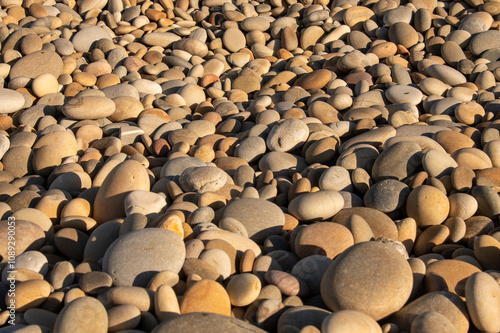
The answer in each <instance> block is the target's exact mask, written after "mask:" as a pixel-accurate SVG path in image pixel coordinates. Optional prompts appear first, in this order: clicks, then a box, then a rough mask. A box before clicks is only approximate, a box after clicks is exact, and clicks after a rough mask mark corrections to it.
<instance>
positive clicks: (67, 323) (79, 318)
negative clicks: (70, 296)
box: [54, 296, 108, 333]
mask: <svg viewBox="0 0 500 333" xmlns="http://www.w3.org/2000/svg"><path fill="white" fill-rule="evenodd" d="M107 331H108V314H107V313H106V308H105V307H104V306H103V305H102V303H101V302H99V301H98V300H97V299H95V298H93V297H87V296H85V297H80V298H77V299H75V300H74V301H72V302H71V303H69V304H67V305H66V306H65V307H64V308H63V309H62V310H61V312H60V313H59V315H58V316H57V320H56V323H55V325H54V332H61V333H62V332H89V333H90V332H95V333H98V332H103V333H104V332H107Z"/></svg>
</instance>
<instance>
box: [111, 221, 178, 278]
mask: <svg viewBox="0 0 500 333" xmlns="http://www.w3.org/2000/svg"><path fill="white" fill-rule="evenodd" d="M146 240H147V242H148V244H151V246H149V247H144V246H142V245H141V243H142V242H143V241H146ZM153 244H154V245H153ZM185 251H186V250H185V248H184V245H183V244H182V239H181V238H180V237H179V235H177V234H175V233H174V232H172V231H170V230H155V229H150V228H148V229H142V230H136V231H131V232H129V233H127V234H125V235H123V236H122V237H120V238H118V239H117V240H116V241H114V242H113V243H112V244H111V245H110V246H109V248H108V249H107V250H106V254H105V255H104V258H103V264H102V265H103V271H104V272H106V273H108V274H109V275H110V276H111V277H112V278H113V285H115V286H146V285H147V284H148V283H149V281H150V280H151V278H152V277H153V275H154V274H155V273H157V272H160V271H164V270H169V271H172V272H179V271H180V270H181V268H182V265H183V264H184V258H185V255H186V252H185ZM124 253H126V256H124ZM167 253H168V256H166V254H167Z"/></svg>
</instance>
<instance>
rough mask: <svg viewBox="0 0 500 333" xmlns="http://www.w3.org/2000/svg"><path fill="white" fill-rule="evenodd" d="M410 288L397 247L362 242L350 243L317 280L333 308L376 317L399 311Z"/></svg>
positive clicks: (408, 274)
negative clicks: (319, 280) (321, 277)
mask: <svg viewBox="0 0 500 333" xmlns="http://www.w3.org/2000/svg"><path fill="white" fill-rule="evenodd" d="M353 276H355V277H356V279H353V278H352V277H353ZM412 287H413V275H412V271H411V268H410V265H409V264H408V263H407V261H406V259H405V258H404V257H403V256H402V255H401V254H400V253H399V252H398V251H397V250H395V249H394V248H393V247H392V246H390V245H387V244H383V243H379V242H365V243H359V244H356V245H353V246H351V247H350V248H349V249H347V250H346V251H344V252H343V253H342V254H341V255H340V256H339V257H338V258H337V259H336V260H335V261H334V262H333V263H332V265H331V266H330V267H329V268H328V270H327V271H326V272H325V275H324V276H323V279H322V280H321V296H322V298H323V301H324V302H325V304H326V305H327V306H328V307H329V308H330V309H331V310H333V311H340V310H356V311H360V312H363V313H366V314H367V315H369V316H371V317H372V318H373V319H375V320H379V319H382V318H385V317H387V316H389V315H390V314H392V313H394V312H396V311H398V310H400V309H401V308H402V307H403V306H404V305H405V303H406V301H407V300H408V298H409V297H410V293H411V290H412Z"/></svg>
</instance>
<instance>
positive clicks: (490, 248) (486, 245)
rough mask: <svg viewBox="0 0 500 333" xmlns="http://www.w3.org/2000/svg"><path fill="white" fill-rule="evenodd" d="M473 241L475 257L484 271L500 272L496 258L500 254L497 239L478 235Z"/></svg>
mask: <svg viewBox="0 0 500 333" xmlns="http://www.w3.org/2000/svg"><path fill="white" fill-rule="evenodd" d="M466 223H467V222H466ZM473 241H474V242H473V245H474V248H473V249H474V255H475V256H476V259H477V260H478V261H479V263H480V264H481V266H483V268H484V269H494V270H499V269H500V264H499V263H498V261H497V260H495V258H496V256H497V255H498V254H499V253H500V242H499V241H498V240H497V239H496V238H494V237H492V236H489V235H484V234H482V235H481V234H480V235H477V236H476V237H475V238H474V239H473Z"/></svg>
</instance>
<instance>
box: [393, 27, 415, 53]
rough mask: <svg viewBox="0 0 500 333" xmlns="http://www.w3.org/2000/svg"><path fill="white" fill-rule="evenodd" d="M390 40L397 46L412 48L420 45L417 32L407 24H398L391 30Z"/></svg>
mask: <svg viewBox="0 0 500 333" xmlns="http://www.w3.org/2000/svg"><path fill="white" fill-rule="evenodd" d="M388 33H389V39H390V40H391V42H393V43H395V44H400V45H403V46H404V47H406V48H410V47H412V46H413V45H415V44H417V43H418V34H417V31H416V30H415V29H414V28H413V27H412V26H411V25H409V24H408V23H406V22H397V23H395V24H393V25H391V27H390V28H389V32H388Z"/></svg>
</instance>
